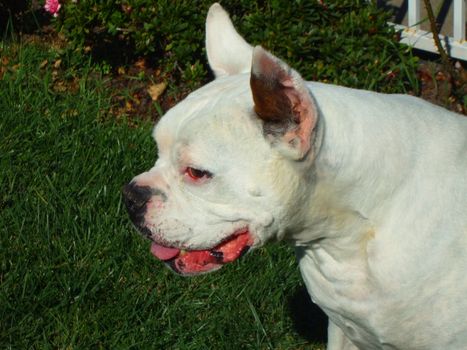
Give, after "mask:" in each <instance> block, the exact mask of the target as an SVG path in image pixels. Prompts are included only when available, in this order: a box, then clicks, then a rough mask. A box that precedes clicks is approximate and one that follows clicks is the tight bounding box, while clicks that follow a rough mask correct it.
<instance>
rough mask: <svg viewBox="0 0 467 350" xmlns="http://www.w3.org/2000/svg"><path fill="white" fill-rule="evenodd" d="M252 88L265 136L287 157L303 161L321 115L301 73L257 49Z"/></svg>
mask: <svg viewBox="0 0 467 350" xmlns="http://www.w3.org/2000/svg"><path fill="white" fill-rule="evenodd" d="M250 85H251V91H252V95H253V100H254V103H255V106H254V110H255V113H256V114H257V116H258V117H259V118H260V119H261V120H263V123H264V124H263V130H264V134H265V135H266V137H267V138H268V139H269V140H271V142H272V143H273V145H275V146H278V147H279V149H280V150H282V151H283V153H285V154H286V155H287V156H289V157H291V158H293V159H296V160H299V159H302V158H303V157H304V156H305V155H306V154H307V153H308V151H309V150H310V147H311V141H312V140H311V139H312V137H313V135H314V130H315V126H316V123H317V120H318V114H317V109H316V105H315V102H314V100H313V98H312V96H311V95H310V92H309V91H308V89H307V87H306V86H305V82H304V81H303V79H302V77H301V76H300V74H298V73H297V72H296V71H294V70H293V69H291V68H290V67H289V66H288V65H287V64H286V63H284V62H282V61H281V60H279V59H278V58H277V57H275V56H273V55H272V54H270V53H269V52H267V51H265V50H264V49H263V48H262V47H261V46H257V47H255V48H254V50H253V60H252V67H251V77H250Z"/></svg>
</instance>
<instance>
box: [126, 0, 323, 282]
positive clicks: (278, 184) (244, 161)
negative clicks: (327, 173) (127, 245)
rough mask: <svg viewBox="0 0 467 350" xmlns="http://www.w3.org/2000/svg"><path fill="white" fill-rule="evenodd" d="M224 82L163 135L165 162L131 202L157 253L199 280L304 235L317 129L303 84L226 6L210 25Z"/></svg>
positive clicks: (193, 98) (179, 112) (135, 187)
mask: <svg viewBox="0 0 467 350" xmlns="http://www.w3.org/2000/svg"><path fill="white" fill-rule="evenodd" d="M206 49H207V53H208V59H209V64H210V66H211V68H212V70H213V71H214V74H215V76H216V79H215V80H214V81H213V82H211V83H209V84H207V85H206V86H204V87H202V88H200V89H199V90H197V91H195V92H193V93H192V94H190V95H189V96H188V97H187V98H186V99H185V100H184V101H182V102H180V103H179V104H178V105H176V106H175V107H173V108H172V109H171V110H170V111H168V112H167V113H166V114H165V115H164V117H163V118H162V119H161V120H160V122H159V123H158V125H157V126H156V128H155V129H154V138H155V140H156V143H157V147H158V159H157V162H156V164H155V165H154V167H153V168H152V169H150V170H149V171H147V172H145V173H142V174H140V175H138V176H136V177H135V178H134V179H133V180H132V181H131V182H130V183H129V184H128V185H126V186H125V188H124V190H123V192H124V201H125V204H126V206H127V208H128V211H129V214H130V217H131V219H132V220H133V222H134V223H135V225H136V226H137V228H138V229H139V230H140V232H141V233H142V234H144V235H145V236H147V237H148V238H149V239H151V240H152V242H153V244H152V246H151V251H152V253H153V254H154V255H155V256H156V257H158V258H159V259H160V260H163V261H164V262H166V263H167V264H168V265H169V266H170V267H171V268H172V269H173V270H174V271H176V272H178V273H180V274H183V275H194V274H199V273H203V272H208V271H213V270H215V269H218V268H220V267H221V266H222V265H223V264H225V263H228V262H231V261H233V260H236V259H237V258H239V257H240V256H241V255H243V254H244V253H245V252H246V251H247V250H248V249H249V248H251V247H256V246H260V245H262V244H263V243H264V242H266V241H267V240H269V239H272V238H276V239H277V238H282V237H283V236H284V235H285V234H287V231H288V230H289V229H290V227H291V226H292V225H300V215H299V213H300V212H301V206H302V205H303V200H302V199H303V198H305V197H306V196H307V194H306V186H303V183H304V182H306V181H308V180H307V177H308V176H309V174H308V172H305V171H304V168H305V167H307V164H308V163H309V162H310V159H312V158H313V154H314V147H313V144H312V143H313V140H314V134H315V129H316V128H315V126H316V123H317V111H316V107H315V103H314V101H313V99H312V97H311V96H310V94H309V92H308V90H307V88H306V86H305V83H304V82H303V80H302V78H301V77H300V75H299V74H298V73H297V72H295V71H294V70H292V69H291V68H289V67H288V66H287V65H286V64H285V63H284V62H282V61H280V60H279V59H278V58H276V57H274V56H273V55H271V54H270V53H268V52H266V51H265V50H263V49H262V48H261V47H255V48H253V47H251V46H250V45H249V44H247V43H246V42H245V41H244V39H243V38H242V37H241V36H240V35H239V34H238V33H237V32H236V31H235V29H234V27H233V25H232V22H231V21H230V18H229V16H228V14H227V13H226V12H225V11H224V9H223V8H222V7H221V6H220V5H219V4H214V5H212V6H211V8H210V10H209V13H208V17H207V21H206Z"/></svg>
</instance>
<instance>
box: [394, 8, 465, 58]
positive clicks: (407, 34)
mask: <svg viewBox="0 0 467 350" xmlns="http://www.w3.org/2000/svg"><path fill="white" fill-rule="evenodd" d="M407 2H408V4H407V15H408V16H407V17H408V25H407V26H405V25H401V24H394V26H395V27H396V28H397V29H400V30H401V34H402V39H401V42H403V43H406V44H408V45H410V46H413V47H415V48H417V49H420V50H424V51H429V52H434V53H438V50H437V48H436V46H435V43H434V40H433V34H432V33H431V32H428V31H425V30H422V29H420V22H421V20H422V18H421V15H420V13H421V6H423V4H422V3H423V2H422V1H421V0H408V1H407ZM465 2H466V0H452V1H451V6H453V11H452V12H453V20H452V25H453V28H452V29H453V30H452V33H453V35H452V37H451V36H447V35H443V34H440V41H441V42H442V45H443V47H444V48H445V50H446V52H447V53H448V55H449V56H451V57H454V58H457V59H461V60H464V61H467V42H466V36H465V19H466V5H465Z"/></svg>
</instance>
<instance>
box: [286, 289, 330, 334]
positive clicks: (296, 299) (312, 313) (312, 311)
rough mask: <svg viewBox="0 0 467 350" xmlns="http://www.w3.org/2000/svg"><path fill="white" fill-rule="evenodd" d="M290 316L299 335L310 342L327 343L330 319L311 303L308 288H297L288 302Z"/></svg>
mask: <svg viewBox="0 0 467 350" xmlns="http://www.w3.org/2000/svg"><path fill="white" fill-rule="evenodd" d="M288 307H289V312H290V316H291V318H292V321H293V324H294V328H295V330H296V331H297V333H298V334H299V335H300V336H302V337H303V338H305V339H306V340H307V341H309V342H320V343H326V339H327V327H328V318H327V316H326V314H325V313H324V312H323V311H322V310H321V309H320V308H319V307H318V306H317V305H316V304H314V303H313V302H312V301H311V298H310V295H309V294H308V292H307V290H306V288H305V287H304V286H301V287H299V288H297V290H296V291H295V292H294V294H293V295H292V296H291V297H290V299H289V301H288Z"/></svg>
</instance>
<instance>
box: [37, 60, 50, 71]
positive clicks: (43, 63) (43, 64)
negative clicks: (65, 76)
mask: <svg viewBox="0 0 467 350" xmlns="http://www.w3.org/2000/svg"><path fill="white" fill-rule="evenodd" d="M48 63H49V61H48V60H43V61H42V62H41V64H40V65H39V68H40V69H43V68H44V67H45V66H46V65H47V64H48Z"/></svg>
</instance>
